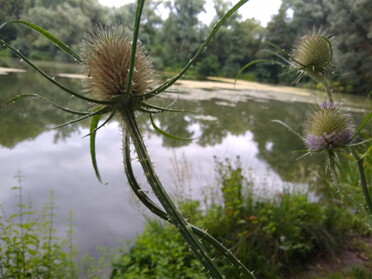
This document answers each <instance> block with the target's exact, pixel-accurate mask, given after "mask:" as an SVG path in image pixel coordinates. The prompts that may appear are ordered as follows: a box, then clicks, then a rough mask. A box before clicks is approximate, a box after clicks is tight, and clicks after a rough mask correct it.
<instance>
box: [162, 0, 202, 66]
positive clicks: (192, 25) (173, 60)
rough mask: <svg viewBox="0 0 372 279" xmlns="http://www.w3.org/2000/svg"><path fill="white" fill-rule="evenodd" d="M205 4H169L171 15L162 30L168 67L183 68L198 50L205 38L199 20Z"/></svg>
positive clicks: (178, 0) (189, 0)
mask: <svg viewBox="0 0 372 279" xmlns="http://www.w3.org/2000/svg"><path fill="white" fill-rule="evenodd" d="M204 4H205V1H204V0H202V1H200V0H175V1H174V2H173V4H170V3H168V8H169V9H170V13H169V17H168V18H167V19H166V20H165V22H164V26H163V29H162V42H163V48H162V54H163V57H164V62H165V65H166V66H182V65H183V64H184V63H185V62H187V61H188V59H189V58H190V57H191V56H192V55H193V53H194V52H195V51H196V50H197V48H198V46H199V44H200V42H201V41H202V39H203V37H204V36H203V33H204V32H203V26H201V25H200V22H199V19H198V15H199V14H200V13H201V12H202V11H204Z"/></svg>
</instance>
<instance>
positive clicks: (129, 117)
mask: <svg viewBox="0 0 372 279" xmlns="http://www.w3.org/2000/svg"><path fill="white" fill-rule="evenodd" d="M121 115H122V117H123V120H124V123H125V125H126V126H125V129H126V130H127V131H128V132H129V135H130V137H131V139H132V141H133V145H134V147H135V149H136V152H137V155H138V158H139V162H140V164H141V166H142V168H143V170H144V172H145V175H146V178H147V181H148V183H149V184H150V185H151V187H152V190H153V191H154V193H155V195H156V197H157V198H158V199H159V201H160V203H161V204H162V206H163V207H164V209H165V211H166V212H167V214H168V216H169V219H170V221H171V222H172V223H173V224H174V225H175V227H176V228H177V230H178V231H179V232H180V234H181V235H182V237H183V238H184V240H185V241H186V243H187V244H188V245H189V247H190V249H191V250H192V251H193V253H194V254H195V256H196V257H197V259H198V260H199V261H200V262H201V263H202V265H203V266H204V267H205V269H206V270H207V271H208V273H209V274H210V276H211V277H212V278H214V279H223V275H222V273H221V271H220V270H219V268H218V267H217V265H216V264H215V263H214V262H213V260H212V258H211V257H210V256H209V255H208V253H207V251H206V249H205V248H204V246H203V245H202V244H201V242H200V241H199V240H198V239H197V237H196V236H195V234H194V233H193V232H192V229H191V227H190V226H189V224H188V223H187V222H186V220H185V219H184V218H183V216H182V215H181V213H180V212H179V211H178V210H177V208H176V206H175V205H174V203H173V202H172V200H171V198H170V197H169V195H168V193H167V192H166V191H165V190H164V188H163V186H162V184H161V182H160V180H159V178H158V176H157V174H156V172H155V170H154V168H153V165H152V163H151V160H150V157H149V155H148V152H147V149H146V146H145V144H144V142H143V139H142V136H141V133H140V131H139V129H138V126H137V122H136V120H135V117H134V112H133V111H131V110H129V109H124V110H122V111H121Z"/></svg>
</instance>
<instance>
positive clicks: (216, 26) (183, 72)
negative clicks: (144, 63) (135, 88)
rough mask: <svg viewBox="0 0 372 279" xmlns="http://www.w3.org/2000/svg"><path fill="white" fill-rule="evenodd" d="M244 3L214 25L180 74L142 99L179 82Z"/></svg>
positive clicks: (236, 5)
mask: <svg viewBox="0 0 372 279" xmlns="http://www.w3.org/2000/svg"><path fill="white" fill-rule="evenodd" d="M246 2H248V0H240V1H239V2H238V3H236V4H235V5H234V6H233V7H232V8H231V9H230V10H229V11H227V13H226V14H225V15H224V16H223V17H222V18H221V19H220V20H219V21H218V22H217V23H216V24H215V25H214V27H213V29H212V31H211V32H210V33H209V35H208V37H207V39H206V40H205V41H204V42H203V43H202V45H201V46H200V47H199V49H198V50H197V51H196V53H195V55H194V56H193V57H192V58H191V59H190V61H189V62H188V63H187V64H186V66H185V67H184V68H183V69H182V71H181V72H179V73H178V74H177V75H176V76H174V77H173V78H171V79H170V80H168V81H166V82H165V83H164V84H162V85H160V86H159V87H158V88H155V89H154V90H152V91H151V92H149V93H147V94H143V95H142V97H145V98H146V99H148V98H151V97H152V96H154V95H157V94H159V93H161V92H163V91H164V90H166V89H167V88H169V87H170V86H172V85H173V84H174V83H175V82H176V81H177V80H179V79H180V78H181V77H182V76H183V75H184V74H185V73H186V72H187V71H188V70H189V68H190V67H191V66H192V65H193V64H194V63H195V62H196V60H197V59H198V58H199V57H200V55H201V54H202V53H203V51H204V50H205V48H206V47H207V46H208V44H209V43H210V41H211V40H212V39H213V37H214V35H215V34H216V33H217V31H218V30H219V29H220V27H221V26H222V25H223V24H224V23H225V21H226V20H228V19H229V18H230V16H231V15H232V14H233V13H234V12H236V11H237V10H238V9H239V8H240V7H241V6H243V5H244V4H245V3H246Z"/></svg>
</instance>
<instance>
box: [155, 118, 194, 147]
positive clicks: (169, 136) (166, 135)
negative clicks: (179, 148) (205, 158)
mask: <svg viewBox="0 0 372 279" xmlns="http://www.w3.org/2000/svg"><path fill="white" fill-rule="evenodd" d="M149 115H150V121H151V125H152V126H153V127H154V129H155V131H157V132H158V133H159V134H161V135H163V136H165V137H168V138H171V139H176V140H187V141H189V140H193V138H183V137H178V136H175V135H172V134H169V133H167V132H165V131H163V130H162V129H160V128H159V127H158V126H156V124H155V122H154V119H153V118H152V114H151V113H150V114H149Z"/></svg>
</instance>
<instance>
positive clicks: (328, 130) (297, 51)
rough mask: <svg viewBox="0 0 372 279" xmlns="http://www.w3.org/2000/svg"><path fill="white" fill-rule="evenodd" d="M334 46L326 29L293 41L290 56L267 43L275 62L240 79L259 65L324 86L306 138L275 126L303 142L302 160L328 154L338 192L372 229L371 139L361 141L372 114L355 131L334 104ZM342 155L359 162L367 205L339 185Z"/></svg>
mask: <svg viewBox="0 0 372 279" xmlns="http://www.w3.org/2000/svg"><path fill="white" fill-rule="evenodd" d="M334 43H335V38H334V36H333V34H332V33H331V32H330V31H329V30H328V29H326V28H324V27H320V28H316V27H313V28H312V29H311V30H310V31H308V32H307V33H305V35H303V36H299V37H298V38H297V39H296V40H295V41H294V44H293V47H292V50H291V51H290V52H289V53H287V52H286V51H285V50H283V49H281V48H280V47H279V46H277V45H275V44H272V43H268V45H269V47H270V48H268V49H264V50H262V52H266V53H269V54H271V55H272V56H273V57H274V58H275V59H258V60H254V61H252V62H250V63H248V64H247V65H245V66H244V67H243V68H242V69H241V70H240V71H239V73H238V75H237V78H238V76H239V75H240V74H241V73H242V72H243V71H244V70H246V69H247V68H249V67H251V66H253V65H255V64H257V63H271V64H276V65H280V66H281V67H283V68H286V69H287V70H288V72H289V73H291V72H292V73H293V72H295V73H297V77H296V79H295V80H294V83H297V82H299V81H300V80H301V78H302V77H304V76H308V77H310V78H311V79H313V80H314V81H315V82H318V83H319V84H320V85H321V86H322V88H323V90H324V91H325V92H326V96H327V100H325V101H324V102H323V103H321V104H320V105H319V107H318V108H317V109H315V110H314V112H313V113H312V114H311V115H310V116H309V117H308V119H307V120H306V122H305V124H304V135H301V134H300V133H298V132H296V131H294V130H293V129H292V128H291V127H289V126H288V125H287V124H286V123H284V122H282V121H280V120H273V122H276V123H279V124H281V125H283V126H284V127H286V128H287V129H288V130H290V131H291V132H292V133H294V134H295V135H296V136H298V137H299V138H300V139H301V140H302V141H303V142H304V144H305V146H306V148H307V149H306V151H305V154H304V155H303V156H301V157H300V158H302V157H305V156H307V155H311V154H313V153H315V152H324V153H326V156H327V165H328V168H329V170H330V172H331V176H332V180H333V184H334V185H335V186H336V190H337V191H338V192H339V193H341V194H342V196H344V198H345V199H346V200H347V201H348V202H349V203H351V204H352V205H353V206H355V208H356V209H357V211H358V212H360V213H362V214H363V215H364V216H365V219H366V223H367V224H368V225H369V226H370V227H371V228H372V199H371V189H369V187H368V185H367V177H366V173H365V169H364V159H365V158H366V157H367V156H369V155H370V153H372V145H371V142H372V138H370V135H367V138H366V139H364V140H359V138H360V137H359V136H360V135H361V132H362V130H363V128H364V127H365V126H366V124H367V122H368V121H369V120H370V119H371V118H372V112H369V113H368V114H367V115H366V116H365V118H364V120H363V121H362V123H361V124H360V125H359V127H357V128H355V126H354V124H353V121H352V119H351V116H350V115H349V114H347V113H345V112H344V111H343V109H342V108H341V106H340V105H337V104H335V103H334V98H333V94H332V93H333V92H332V89H331V86H330V82H329V76H330V75H331V74H332V73H333V70H332V66H331V63H332V60H333V58H334V49H333V45H334ZM237 78H236V80H237ZM358 140H359V142H358ZM359 146H364V147H365V148H366V151H364V152H362V153H361V152H360V151H359V149H358V147H359ZM339 155H343V156H344V157H346V158H347V159H350V160H353V161H355V162H356V165H357V169H358V174H359V180H360V186H361V188H362V192H363V196H364V199H365V204H364V205H361V204H360V203H359V202H358V201H356V200H355V199H354V198H353V197H352V195H351V194H350V193H348V192H347V191H346V190H345V187H344V186H343V185H342V184H341V183H340V181H339V176H338V174H337V171H336V162H335V161H336V160H338V159H339Z"/></svg>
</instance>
